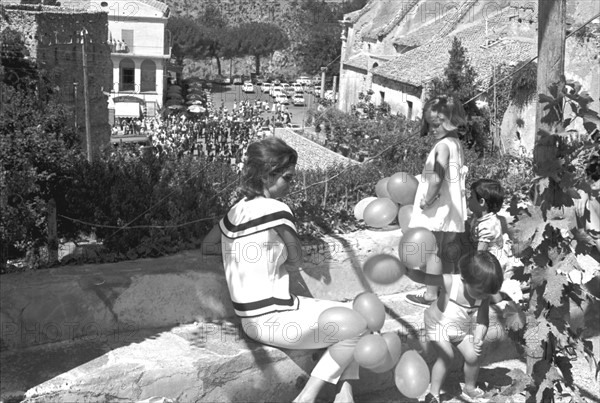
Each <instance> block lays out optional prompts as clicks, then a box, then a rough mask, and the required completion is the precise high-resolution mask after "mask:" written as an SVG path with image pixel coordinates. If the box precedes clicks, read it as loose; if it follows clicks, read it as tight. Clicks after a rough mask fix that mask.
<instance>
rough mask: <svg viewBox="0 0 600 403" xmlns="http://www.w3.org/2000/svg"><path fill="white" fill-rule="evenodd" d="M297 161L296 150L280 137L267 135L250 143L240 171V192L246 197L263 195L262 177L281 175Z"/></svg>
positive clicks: (251, 197)
mask: <svg viewBox="0 0 600 403" xmlns="http://www.w3.org/2000/svg"><path fill="white" fill-rule="evenodd" d="M297 162H298V153H297V152H296V150H294V149H293V148H292V147H290V146H289V145H287V144H286V142H285V141H283V140H281V139H280V138H277V137H267V138H266V139H263V140H260V141H257V142H254V143H252V144H250V145H249V146H248V150H247V151H246V161H245V162H244V169H243V171H242V185H241V187H240V190H241V192H242V194H243V195H244V196H245V197H246V198H248V199H253V198H255V197H256V196H263V195H264V182H263V179H267V178H269V177H273V176H277V175H281V174H282V173H284V172H285V171H286V170H287V169H288V168H289V167H291V166H292V165H295V164H296V163H297Z"/></svg>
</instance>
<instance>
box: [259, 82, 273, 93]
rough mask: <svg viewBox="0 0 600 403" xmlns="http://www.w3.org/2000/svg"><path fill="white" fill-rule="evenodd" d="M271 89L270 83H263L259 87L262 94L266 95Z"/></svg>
mask: <svg viewBox="0 0 600 403" xmlns="http://www.w3.org/2000/svg"><path fill="white" fill-rule="evenodd" d="M271 87H273V84H271V83H263V84H262V85H261V86H260V90H261V91H262V92H263V94H268V93H269V91H271Z"/></svg>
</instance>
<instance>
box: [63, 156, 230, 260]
mask: <svg viewBox="0 0 600 403" xmlns="http://www.w3.org/2000/svg"><path fill="white" fill-rule="evenodd" d="M236 175H237V174H235V173H234V172H233V171H232V168H231V167H230V166H229V165H227V164H220V163H210V164H209V163H207V162H206V161H204V160H203V159H195V158H193V157H190V156H185V157H183V158H176V157H165V158H157V157H155V156H152V155H150V154H148V155H143V154H139V153H132V152H130V151H128V150H120V149H119V150H117V151H116V152H111V153H107V155H105V156H104V158H102V159H100V160H98V161H97V162H94V163H93V164H88V163H86V162H83V161H82V162H81V164H80V165H79V166H77V167H76V169H75V172H74V177H73V186H72V187H71V189H70V190H69V191H68V192H67V194H66V197H65V201H66V203H65V205H64V206H60V207H59V214H60V213H61V212H63V214H64V217H69V218H77V220H79V221H83V222H87V223H94V224H95V232H96V235H97V236H98V238H100V239H102V240H103V244H104V247H105V248H107V250H108V251H110V252H111V253H113V254H117V255H123V254H127V257H129V258H136V257H140V256H158V255H162V254H165V253H173V252H176V251H178V250H181V249H189V248H193V247H195V246H197V245H198V244H199V242H200V238H201V236H202V235H203V234H205V233H206V232H207V230H208V229H210V227H211V226H212V224H213V221H214V217H221V216H222V215H223V214H224V208H225V207H226V206H227V205H228V204H230V196H231V192H232V190H233V186H231V184H232V183H235V182H236ZM90 200H92V201H93V203H90ZM65 220H69V219H68V218H65ZM85 229H86V228H85V226H84V227H81V230H85ZM87 230H88V231H89V226H87ZM111 258H112V256H111Z"/></svg>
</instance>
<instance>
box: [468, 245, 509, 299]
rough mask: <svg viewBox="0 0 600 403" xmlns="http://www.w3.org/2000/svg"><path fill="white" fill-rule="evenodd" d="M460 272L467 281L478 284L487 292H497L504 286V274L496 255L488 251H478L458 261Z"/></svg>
mask: <svg viewBox="0 0 600 403" xmlns="http://www.w3.org/2000/svg"><path fill="white" fill-rule="evenodd" d="M458 267H459V269H460V274H461V275H462V278H463V279H464V281H465V283H467V284H469V285H471V286H478V287H481V288H482V291H483V292H485V293H486V294H497V293H498V291H500V287H502V281H503V280H504V274H503V273H502V266H501V265H500V262H499V261H498V259H496V256H494V255H492V254H491V253H490V252H488V251H477V252H473V253H469V254H468V255H466V256H463V257H462V258H461V259H460V260H459V261H458Z"/></svg>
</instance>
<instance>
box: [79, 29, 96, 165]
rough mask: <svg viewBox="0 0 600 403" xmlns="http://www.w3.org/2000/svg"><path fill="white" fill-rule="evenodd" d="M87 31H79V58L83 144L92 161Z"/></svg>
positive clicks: (88, 157)
mask: <svg viewBox="0 0 600 403" xmlns="http://www.w3.org/2000/svg"><path fill="white" fill-rule="evenodd" d="M87 33H88V32H87V30H86V29H85V28H84V29H82V30H81V56H82V58H83V103H84V107H85V142H86V145H87V160H88V162H92V161H93V159H94V158H93V155H92V130H91V127H90V126H91V125H90V100H89V93H88V72H87V56H86V54H85V42H86V41H87Z"/></svg>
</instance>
